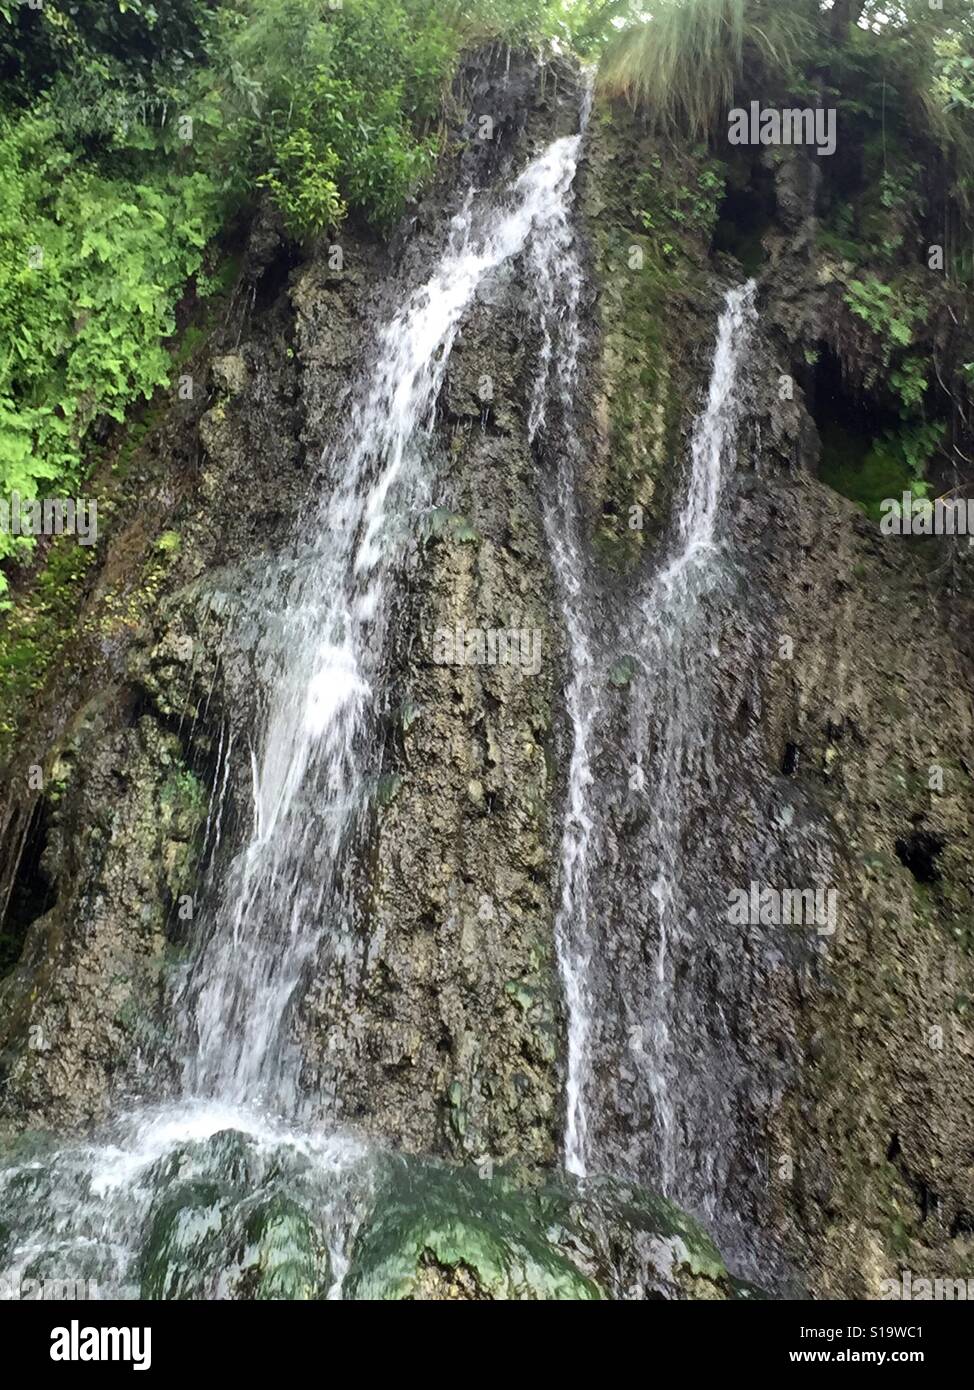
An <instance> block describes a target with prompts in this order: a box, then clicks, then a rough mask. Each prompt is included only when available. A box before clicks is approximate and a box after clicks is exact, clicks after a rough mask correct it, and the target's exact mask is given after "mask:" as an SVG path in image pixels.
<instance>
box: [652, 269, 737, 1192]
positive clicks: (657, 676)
mask: <svg viewBox="0 0 974 1390" xmlns="http://www.w3.org/2000/svg"><path fill="white" fill-rule="evenodd" d="M754 294H755V284H754V281H753V280H751V281H748V283H747V284H746V285H744V286H743V287H741V288H734V289H731V290H728V292H727V295H726V297H725V301H724V307H723V310H722V312H721V315H720V319H719V322H718V325H717V344H716V347H715V350H714V361H713V367H712V370H711V375H710V385H709V389H708V393H707V402H706V405H705V407H704V410H703V412H702V413H701V415H700V416H699V418H698V420H697V423H696V425H695V427H694V431H693V437H692V441H691V448H690V457H691V466H690V478H689V485H688V490H687V498H686V502H685V505H684V507H683V509H682V511H681V513H680V517H679V539H678V543H677V548H676V553H675V554H674V555H673V557H672V558H671V559H670V560H669V562H668V563H667V564H666V565H665V566H664V568H663V570H662V572H661V573H660V574H659V575H658V576H657V578H656V580H655V582H654V583H653V586H652V588H651V590H650V592H649V594H648V596H647V597H646V598H645V599H644V600H643V602H642V604H641V605H640V607H641V612H640V615H639V621H640V622H641V625H642V630H643V639H642V642H641V643H640V644H639V647H638V650H639V651H640V655H641V657H642V660H643V663H644V665H645V669H646V673H647V681H646V682H645V684H644V686H643V690H642V699H641V700H636V701H634V704H633V716H634V721H635V726H634V740H633V742H634V746H636V747H638V746H639V743H640V736H641V733H642V731H643V730H644V729H645V728H646V725H647V721H648V720H653V721H654V722H655V725H656V728H657V729H658V730H659V733H658V748H659V751H658V753H657V757H656V765H655V768H654V769H653V775H652V779H651V786H650V789H649V791H648V795H649V797H650V798H651V803H652V814H653V817H654V831H655V839H656V843H657V845H658V853H659V859H658V867H657V870H656V876H655V880H654V882H653V885H652V895H653V899H654V902H655V905H656V910H657V917H656V921H657V944H656V957H655V963H654V976H655V989H654V996H653V1000H652V1005H651V1018H650V1025H649V1046H648V1048H647V1049H645V1051H646V1053H647V1057H646V1060H647V1063H648V1070H649V1079H650V1086H651V1088H652V1092H653V1096H654V1099H655V1115H656V1128H657V1144H658V1162H659V1176H658V1179H657V1182H658V1185H659V1187H660V1188H661V1190H662V1191H663V1193H664V1194H666V1195H673V1194H674V1189H675V1185H676V1183H675V1178H676V1162H677V1152H676V1145H677V1135H676V1132H675V1121H674V1107H675V1104H676V1099H675V1090H676V1087H675V1077H674V1056H673V1040H672V1036H671V1031H672V1029H671V1021H672V1016H673V1009H674V1007H675V1005H676V1002H677V1001H676V995H677V988H676V984H675V981H674V978H673V962H672V959H671V952H670V942H671V937H673V936H674V935H675V934H676V933H678V932H680V931H681V930H685V928H686V924H687V916H688V909H687V906H686V903H685V901H684V900H683V899H682V897H681V884H682V881H683V876H684V864H683V835H684V821H685V817H686V813H687V797H686V791H685V789H686V787H687V786H688V785H695V786H697V787H699V786H701V785H708V784H709V782H710V780H711V779H710V777H709V773H708V768H707V763H708V760H709V759H710V758H711V756H712V714H711V711H710V708H709V701H708V694H707V686H708V672H707V666H708V662H709V646H710V643H709V640H708V633H707V629H706V618H707V614H706V610H705V608H704V607H703V605H702V600H703V599H704V597H705V596H706V594H707V593H708V591H709V590H710V589H711V588H713V586H714V585H715V584H716V583H718V582H719V579H720V565H721V556H720V552H719V550H718V547H717V544H716V535H717V519H718V507H719V504H720V498H721V492H722V488H723V483H724V479H725V477H726V475H727V474H728V473H729V471H730V470H731V468H732V467H733V465H734V457H735V446H736V433H737V428H738V424H739V421H740V413H741V381H740V376H741V370H742V365H743V364H744V363H745V362H746V361H747V352H748V346H749V340H750V331H751V328H752V325H753V323H754V321H755V319H756V317H757V316H756V312H755V308H754Z"/></svg>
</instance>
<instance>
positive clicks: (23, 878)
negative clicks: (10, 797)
mask: <svg viewBox="0 0 974 1390" xmlns="http://www.w3.org/2000/svg"><path fill="white" fill-rule="evenodd" d="M48 822H49V810H48V806H47V803H46V802H45V801H44V800H43V798H39V799H38V800H37V802H36V803H35V805H34V807H33V810H32V811H31V812H30V813H29V820H28V824H27V828H26V830H25V832H24V837H23V841H22V848H21V851H20V860H19V863H18V866H17V871H16V873H15V875H14V879H13V883H12V885H11V889H10V896H9V898H8V900H7V910H6V912H5V913H4V916H3V920H2V922H0V977H2V976H4V975H7V974H9V972H10V971H11V970H12V969H13V968H14V966H15V965H16V964H17V962H18V961H19V960H20V957H21V953H22V951H23V949H24V941H25V940H26V938H27V933H28V931H29V929H30V927H31V925H32V924H33V923H34V922H36V921H37V919H38V917H43V916H44V914H45V913H46V912H50V910H51V908H52V907H53V906H54V904H55V902H56V901H57V893H56V891H55V888H54V884H53V883H52V882H51V879H50V878H49V877H48V874H47V872H46V871H45V869H44V868H43V867H42V862H41V861H42V859H43V856H44V851H45V850H46V849H47V837H48Z"/></svg>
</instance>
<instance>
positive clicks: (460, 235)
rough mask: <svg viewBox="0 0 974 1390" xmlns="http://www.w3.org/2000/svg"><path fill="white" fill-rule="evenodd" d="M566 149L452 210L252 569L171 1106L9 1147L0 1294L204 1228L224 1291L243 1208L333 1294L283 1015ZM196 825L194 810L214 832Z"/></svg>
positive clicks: (116, 1271)
mask: <svg viewBox="0 0 974 1390" xmlns="http://www.w3.org/2000/svg"><path fill="white" fill-rule="evenodd" d="M579 140H580V137H579V136H569V137H564V138H560V139H557V140H554V141H553V142H552V143H551V144H549V145H548V146H547V147H546V148H545V149H543V150H542V151H541V153H540V154H539V155H538V156H537V157H536V158H535V159H534V160H533V161H532V162H531V163H530V164H529V165H528V166H527V167H526V168H525V169H524V171H523V172H522V173H521V174H520V176H519V177H517V178H516V179H515V180H514V181H513V182H512V183H511V184H510V186H509V187H507V188H505V189H504V190H502V191H501V193H500V194H499V195H493V196H490V195H489V196H486V197H483V196H473V195H472V196H468V197H467V199H466V201H465V203H464V205H463V207H462V209H461V211H460V212H459V213H458V214H457V215H456V216H455V217H454V218H453V220H452V223H451V225H450V228H449V234H448V237H447V244H446V247H445V249H444V251H443V253H442V255H441V257H440V259H439V261H438V263H437V264H436V266H435V268H434V269H433V271H432V273H431V274H430V276H429V278H428V279H427V280H426V281H425V283H423V284H421V285H420V286H419V287H418V288H416V289H415V290H413V292H412V293H411V294H409V295H408V296H407V297H406V299H405V302H404V303H403V305H402V307H401V308H400V309H399V310H398V311H397V312H396V313H395V314H393V315H392V316H391V317H390V318H389V320H388V321H387V322H386V323H385V324H384V325H383V326H382V327H381V328H380V329H379V330H378V332H377V334H376V343H377V350H376V356H375V362H374V365H373V366H372V368H371V370H370V371H369V372H368V373H367V376H366V379H365V380H364V382H363V383H362V386H361V388H360V389H359V391H358V392H357V393H356V394H355V396H354V398H353V400H352V404H351V409H350V412H349V416H348V420H347V425H346V427H345V429H344V430H343V432H342V436H341V439H340V442H339V443H338V444H337V446H336V447H335V448H334V450H333V451H332V452H331V454H330V456H329V458H328V459H326V460H325V461H324V466H323V470H322V472H323V476H324V478H325V485H324V486H325V495H324V497H323V500H322V501H321V504H320V505H319V506H317V507H315V506H312V507H309V508H307V509H306V511H305V514H304V516H303V518H302V525H301V534H300V536H299V539H298V541H297V542H296V543H295V545H294V547H293V549H292V551H291V553H289V554H287V555H283V556H279V557H276V558H275V559H272V560H271V561H269V562H268V565H267V571H266V578H265V580H264V582H263V585H262V586H261V587H260V588H259V589H258V590H257V592H256V593H255V594H254V595H253V596H252V602H251V603H250V605H249V609H248V613H247V615H246V619H245V626H246V627H247V628H248V630H249V633H250V634H252V633H253V631H254V630H255V629H258V628H259V637H258V640H257V641H256V643H255V642H253V641H252V640H251V636H249V635H246V634H245V636H246V640H244V637H243V636H242V637H241V644H242V645H244V646H246V645H248V643H249V645H250V646H251V647H253V648H255V650H254V664H255V669H256V671H257V673H258V675H259V677H260V685H261V688H262V698H263V700H264V702H265V705H264V707H265V710H266V717H265V720H264V727H263V731H262V734H261V736H260V740H259V747H258V748H256V749H254V750H253V751H252V753H251V758H250V761H251V769H252V783H253V815H252V830H251V833H250V836H249V840H248V842H247V843H246V844H245V846H244V847H243V848H242V849H241V850H240V851H239V853H237V855H236V856H235V858H234V859H233V861H232V863H231V864H230V866H229V868H228V870H227V872H226V874H225V875H224V877H223V881H222V882H221V883H218V884H216V885H215V896H216V906H215V908H214V910H213V911H212V912H211V913H210V914H209V917H208V920H207V921H206V922H205V923H204V924H202V925H201V929H200V931H199V941H198V947H197V951H196V955H195V958H194V960H193V961H192V963H191V965H190V967H189V969H188V971H187V972H186V975H185V978H184V980H183V982H182V984H181V987H180V989H179V991H178V997H177V1000H176V1005H177V1007H178V1010H179V1016H180V1027H181V1031H180V1034H179V1037H178V1045H179V1049H180V1051H181V1055H182V1082H181V1095H180V1098H179V1099H178V1100H177V1101H175V1102H170V1103H164V1104H158V1105H142V1106H140V1107H137V1108H134V1109H132V1110H129V1111H127V1112H126V1113H124V1114H122V1115H121V1116H119V1117H118V1118H117V1119H115V1120H114V1121H113V1122H112V1123H111V1124H110V1125H109V1126H108V1127H107V1130H106V1131H105V1132H100V1133H99V1134H98V1135H97V1136H95V1137H94V1138H93V1139H92V1140H91V1141H79V1142H66V1143H64V1144H62V1145H60V1146H58V1147H57V1148H55V1149H51V1148H49V1147H47V1148H42V1149H40V1150H38V1151H33V1150H31V1149H30V1147H29V1146H28V1148H27V1149H26V1150H24V1149H21V1150H20V1151H19V1152H18V1154H17V1155H15V1160H14V1161H13V1162H12V1163H10V1164H8V1166H6V1167H5V1168H3V1169H0V1201H2V1203H3V1206H4V1209H5V1211H7V1210H8V1209H9V1212H10V1215H11V1222H10V1225H11V1232H10V1242H9V1249H8V1251H7V1253H6V1254H5V1256H4V1263H5V1265H6V1269H4V1270H3V1271H0V1272H2V1273H3V1275H4V1276H5V1277H6V1278H7V1279H8V1280H9V1281H10V1283H11V1285H13V1284H16V1282H17V1281H18V1280H19V1278H20V1277H21V1276H23V1275H24V1274H25V1273H27V1274H30V1273H31V1271H33V1270H35V1269H36V1268H41V1267H44V1262H45V1261H50V1260H54V1261H55V1264H56V1268H57V1269H58V1271H59V1273H62V1274H66V1275H70V1276H72V1277H81V1274H82V1273H83V1275H84V1277H94V1278H96V1279H97V1280H98V1281H99V1283H100V1284H101V1285H102V1286H103V1287H105V1288H106V1289H109V1290H110V1289H116V1290H117V1289H119V1288H121V1289H125V1290H127V1291H128V1292H131V1291H132V1285H133V1281H134V1280H135V1279H136V1277H137V1270H138V1268H139V1262H140V1259H144V1255H145V1250H146V1245H147V1242H150V1240H154V1241H155V1242H156V1243H157V1244H159V1243H160V1241H161V1245H162V1247H163V1248H166V1241H173V1240H177V1237H178V1236H179V1233H180V1232H182V1233H183V1234H185V1235H186V1238H187V1239H190V1238H191V1237H192V1235H193V1232H194V1230H196V1229H197V1228H198V1229H199V1230H200V1231H205V1230H207V1229H209V1228H208V1227H207V1221H208V1220H211V1218H212V1213H213V1212H215V1211H217V1210H219V1213H220V1214H219V1220H218V1221H216V1224H215V1225H213V1227H212V1232H211V1236H210V1237H208V1239H209V1238H212V1240H213V1241H219V1242H221V1245H220V1248H221V1249H222V1250H223V1252H224V1269H223V1271H222V1272H221V1273H220V1274H219V1276H218V1277H216V1278H215V1282H213V1283H212V1285H208V1286H207V1292H206V1295H205V1296H207V1297H221V1296H225V1292H226V1288H227V1280H228V1279H229V1278H230V1274H231V1273H232V1268H233V1262H234V1260H236V1259H237V1258H238V1255H237V1254H234V1252H235V1251H236V1252H239V1251H240V1250H241V1249H243V1248H244V1247H245V1246H246V1245H247V1242H248V1241H250V1239H251V1237H250V1235H249V1234H248V1233H249V1232H250V1231H251V1229H252V1226H253V1222H254V1221H255V1220H256V1219H257V1217H258V1216H259V1214H260V1211H261V1209H262V1208H261V1206H260V1203H261V1202H266V1203H272V1202H273V1201H276V1200H277V1199H278V1198H279V1197H280V1196H281V1195H284V1196H286V1197H287V1198H288V1199H290V1198H291V1197H292V1196H293V1195H294V1194H297V1196H298V1198H299V1200H300V1203H301V1207H302V1210H303V1211H304V1212H306V1213H307V1214H308V1216H309V1218H310V1219H311V1220H312V1222H313V1223H314V1226H315V1228H316V1229H318V1230H319V1231H321V1232H323V1233H324V1234H323V1236H322V1239H323V1240H324V1242H325V1244H326V1245H327V1247H328V1249H329V1251H330V1266H331V1273H332V1279H333V1284H332V1296H339V1295H340V1289H341V1278H342V1273H343V1270H344V1267H345V1263H346V1256H345V1251H346V1250H347V1247H348V1244H349V1241H350V1239H351V1234H352V1232H353V1231H354V1228H355V1224H356V1222H357V1221H358V1220H359V1219H360V1215H361V1212H362V1210H363V1204H366V1203H367V1201H368V1195H369V1191H370V1178H369V1173H368V1167H369V1152H368V1151H367V1150H366V1149H365V1146H364V1145H362V1144H361V1143H359V1142H358V1141H356V1140H352V1139H350V1138H348V1137H347V1136H345V1135H343V1134H341V1133H340V1132H338V1131H333V1132H321V1131H320V1130H319V1131H317V1132H314V1131H310V1130H308V1128H307V1126H306V1124H305V1120H306V1118H307V1117H306V1116H305V1115H304V1114H303V1104H302V1099H301V1094H300V1089H299V1083H298V1076H299V1068H300V1063H301V1058H300V1056H299V1055H298V1049H297V1048H296V1047H295V1046H294V1044H293V1043H292V1041H291V1031H292V1030H291V1025H292V1022H293V1011H294V1008H295V1006H296V1004H297V1002H298V999H299V997H300V994H301V982H302V980H303V978H304V975H305V972H306V970H307V968H308V967H309V965H310V963H311V961H312V957H315V958H318V953H319V952H320V951H321V949H322V947H323V946H325V947H326V948H327V950H328V951H331V952H333V953H335V954H336V955H337V956H339V957H342V958H345V959H347V960H348V962H349V965H350V968H352V967H353V965H354V959H353V958H354V956H355V952H356V945H355V940H356V932H355V928H356V921H355V917H354V907H353V902H352V897H351V892H350V889H349V887H348V883H349V879H350V877H351V865H352V863H353V861H354V855H355V850H356V848H357V841H356V836H357V832H358V830H359V829H360V827H361V826H362V824H363V822H364V815H365V812H366V810H367V807H368V804H369V796H370V792H371V790H372V789H373V788H374V785H375V776H376V772H377V769H378V762H379V752H380V749H379V743H378V737H377V722H378V720H377V716H378V714H379V712H380V709H381V701H382V698H383V694H384V676H385V672H386V671H387V669H388V668H389V664H390V659H391V653H390V646H391V641H390V632H391V628H392V623H391V616H390V615H391V613H392V612H393V611H394V603H395V600H396V595H397V589H398V585H397V579H398V576H399V573H400V570H401V565H402V561H403V558H404V555H405V552H406V549H407V546H408V543H409V540H410V536H411V533H412V532H413V531H414V529H415V522H416V519H417V517H418V516H421V515H422V513H423V512H424V510H425V509H426V508H428V506H429V504H430V499H431V495H432V488H433V484H434V473H433V456H434V452H435V450H434V445H433V441H432V434H433V429H434V425H435V412H436V405H437V398H438V395H439V392H440V388H441V386H442V383H443V380H444V376H445V373H446V370H447V365H448V362H449V358H450V352H451V349H452V347H453V344H454V340H455V338H456V335H457V333H458V331H459V328H460V325H461V322H462V319H463V315H464V313H465V312H466V311H467V310H468V309H469V307H470V305H471V304H472V303H473V301H474V299H475V297H476V295H477V293H478V291H479V290H480V289H481V287H483V286H484V285H485V283H486V282H487V281H488V279H489V277H490V276H491V275H492V273H493V272H494V271H496V270H497V269H498V268H499V267H500V266H502V265H503V264H504V263H505V262H508V261H510V260H511V259H512V258H514V257H516V256H518V255H520V254H521V253H522V252H524V251H525V249H526V248H528V247H533V248H538V247H554V246H556V245H560V244H561V242H562V239H563V237H564V235H565V229H566V227H567V220H566V207H567V205H568V197H569V190H570V188H571V184H572V180H573V178H574V175H575V168H576V161H577V154H578V148H579ZM531 254H532V258H533V260H534V261H535V262H536V263H540V260H544V259H545V254H542V253H539V251H538V250H537V249H533V250H532V252H531ZM553 304H554V300H553V299H552V305H553ZM549 366H550V361H549ZM536 427H537V424H536ZM245 743H246V736H245V734H243V733H242V731H240V730H231V731H230V732H229V734H228V735H227V736H226V738H225V739H224V736H223V734H222V733H221V745H220V756H221V758H227V759H228V758H229V756H230V751H231V749H232V750H235V751H236V752H238V753H239V750H241V749H242V748H243V747H244V746H245ZM225 779H226V774H225V773H224V783H225ZM219 822H220V812H219V808H217V812H216V815H215V827H216V828H215V829H214V836H215V837H218V835H219ZM302 1125H304V1127H303V1128H302ZM213 1184H217V1185H218V1187H219V1191H220V1193H221V1194H222V1195H221V1196H220V1199H219V1200H220V1203H222V1205H221V1206H220V1207H219V1208H209V1207H206V1208H201V1215H200V1217H199V1221H198V1222H196V1223H195V1224H194V1219H192V1218H190V1219H187V1220H186V1221H185V1222H182V1221H181V1218H178V1210H179V1209H178V1205H176V1206H174V1207H173V1211H174V1212H176V1215H177V1218H178V1219H177V1224H176V1225H173V1226H172V1227H171V1228H167V1230H169V1234H168V1235H166V1236H165V1238H162V1237H157V1236H153V1235H152V1234H151V1232H150V1227H151V1226H152V1222H153V1220H161V1219H162V1218H163V1217H164V1216H165V1213H166V1210H167V1208H166V1205H165V1203H163V1204H162V1206H161V1208H160V1205H159V1199H160V1196H161V1195H167V1194H169V1193H170V1192H173V1193H179V1194H180V1198H179V1200H185V1201H187V1202H195V1203H199V1202H201V1201H203V1200H204V1197H205V1194H206V1193H208V1192H210V1191H211V1190H212V1185H213ZM207 1200H212V1199H209V1198H208V1199H207ZM268 1209H270V1208H268ZM207 1212H209V1213H211V1215H210V1216H207V1215H206V1213H207ZM212 1219H214V1220H215V1218H212ZM186 1258H187V1262H188V1263H191V1260H192V1258H195V1257H193V1256H191V1255H187V1257H186ZM173 1261H174V1262H175V1255H173ZM173 1268H174V1269H175V1268H176V1267H175V1263H174V1265H173ZM75 1272H77V1274H76V1273H75ZM190 1274H191V1271H189V1270H188V1268H187V1269H183V1270H182V1272H181V1273H180V1271H179V1270H178V1269H177V1270H176V1272H175V1273H174V1274H173V1275H172V1279H173V1280H176V1282H167V1283H166V1286H165V1287H166V1294H165V1296H177V1295H176V1294H175V1293H174V1290H175V1289H177V1288H179V1287H182V1286H181V1285H179V1283H178V1279H179V1278H183V1277H185V1278H189V1277H190ZM166 1279H167V1280H169V1279H170V1276H169V1275H168V1274H167V1275H166ZM2 1286H3V1285H2V1281H0V1287H2ZM194 1287H195V1286H194ZM156 1296H159V1295H158V1294H157V1295H156Z"/></svg>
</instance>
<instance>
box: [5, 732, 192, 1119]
mask: <svg viewBox="0 0 974 1390" xmlns="http://www.w3.org/2000/svg"><path fill="white" fill-rule="evenodd" d="M120 713H121V712H120V711H119V710H118V709H117V708H112V707H111V706H108V707H107V708H106V707H104V706H101V707H98V706H95V707H88V708H87V709H86V710H85V711H83V712H82V715H81V717H80V719H79V720H78V721H77V724H76V727H75V728H74V730H73V731H72V733H71V735H70V736H69V738H68V739H67V740H66V741H65V743H64V744H63V745H62V747H61V750H60V752H59V755H58V760H57V762H56V763H55V764H54V766H53V768H52V773H51V775H52V779H53V781H52V784H51V785H49V787H48V788H47V790H46V792H45V797H46V802H47V805H48V806H49V807H50V808H51V809H50V810H49V811H48V815H47V818H46V828H47V842H46V846H45V848H44V852H43V856H42V867H43V868H44V869H46V871H47V873H48V875H49V878H50V883H51V886H52V891H53V896H54V904H53V906H52V907H51V908H50V909H49V910H48V911H47V912H45V913H44V914H43V915H42V916H41V917H39V918H38V919H37V920H36V921H35V922H34V923H33V924H32V925H31V927H30V928H29V931H28V933H27V939H26V942H25V945H24V948H23V952H22V954H21V957H20V959H19V961H18V963H17V965H16V966H15V967H14V969H13V971H12V972H11V973H10V974H9V975H7V977H6V978H5V979H4V980H3V982H2V985H0V1020H2V1024H0V1046H2V1053H0V1056H2V1064H3V1068H4V1074H5V1080H6V1085H5V1087H4V1098H3V1106H4V1114H5V1116H6V1117H7V1118H9V1119H11V1120H14V1121H16V1123H18V1124H22V1125H28V1126H31V1125H32V1126H42V1125H43V1126H55V1127H58V1128H66V1127H73V1126H74V1125H77V1124H79V1123H82V1122H84V1121H86V1120H89V1119H90V1118H92V1117H93V1116H95V1115H97V1114H99V1113H100V1112H101V1111H102V1110H103V1108H104V1105H105V1099H106V1093H107V1090H108V1088H109V1086H110V1085H111V1082H112V1080H113V1077H114V1076H115V1074H116V1072H117V1070H118V1069H119V1067H120V1065H121V1064H122V1062H123V1061H124V1059H125V1058H126V1057H129V1056H131V1055H133V1054H139V1053H141V1054H143V1055H148V1054H152V1053H158V1052H159V1050H160V1047H161V1046H162V1044H163V1042H164V1038H163V1037H162V1035H161V1032H160V1030H161V1029H162V1028H164V1026H165V1025H164V1022H163V1021H161V1019H160V1013H159V1006H160V1003H161V1000H162V996H163V977H164V974H165V972H166V969H167V967H168V964H169V963H170V962H168V961H167V924H168V921H169V918H170V915H175V914H176V913H177V912H178V909H179V901H180V897H181V895H182V894H185V893H189V892H190V891H191V888H192V883H193V868H194V848H195V847H196V845H197V843H198V835H199V831H200V828H201V821H202V818H203V816H204V814H205V799H204V792H203V788H202V786H201V784H200V783H199V781H198V780H197V778H196V777H194V775H193V774H192V773H191V772H190V771H189V770H188V769H187V768H186V766H185V764H184V762H183V759H182V751H181V749H180V746H179V743H178V741H177V740H176V739H175V738H174V737H173V736H172V735H171V734H167V733H165V732H163V731H162V730H161V729H160V727H159V725H158V724H157V723H156V722H155V721H154V720H153V719H152V718H150V717H144V718H142V719H139V720H138V722H137V723H135V724H134V725H133V726H132V727H130V728H125V727H124V726H123V727H121V728H119V727H118V726H117V724H116V722H115V721H116V720H117V719H118V718H119V715H120Z"/></svg>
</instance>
